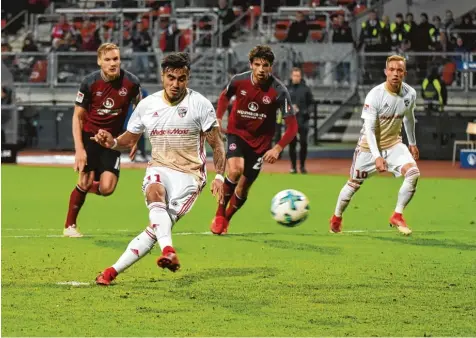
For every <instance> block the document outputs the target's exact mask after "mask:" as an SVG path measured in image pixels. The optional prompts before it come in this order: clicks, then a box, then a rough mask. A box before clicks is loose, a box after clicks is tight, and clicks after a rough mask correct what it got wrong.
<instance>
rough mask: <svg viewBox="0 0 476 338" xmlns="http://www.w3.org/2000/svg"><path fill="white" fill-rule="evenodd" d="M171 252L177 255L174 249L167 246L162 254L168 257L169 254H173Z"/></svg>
mask: <svg viewBox="0 0 476 338" xmlns="http://www.w3.org/2000/svg"><path fill="white" fill-rule="evenodd" d="M171 252H173V253H175V249H174V248H172V247H171V246H166V247H165V248H164V250H162V254H163V255H167V254H169V253H171Z"/></svg>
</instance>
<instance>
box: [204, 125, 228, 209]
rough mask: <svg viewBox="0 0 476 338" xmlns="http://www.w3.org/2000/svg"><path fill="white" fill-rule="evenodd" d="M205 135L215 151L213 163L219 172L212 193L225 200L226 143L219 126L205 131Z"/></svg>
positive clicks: (213, 183) (220, 200)
mask: <svg viewBox="0 0 476 338" xmlns="http://www.w3.org/2000/svg"><path fill="white" fill-rule="evenodd" d="M205 136H206V139H207V142H208V144H209V145H210V147H211V148H212V151H213V164H214V166H215V171H216V173H217V175H216V176H215V179H214V180H213V182H212V187H211V190H212V194H213V195H214V196H215V197H217V199H218V201H219V202H223V182H224V181H225V179H224V177H223V175H224V174H225V166H226V156H225V145H224V144H223V138H222V134H221V132H220V129H219V127H218V126H216V127H212V128H211V129H210V130H209V131H207V132H206V133H205Z"/></svg>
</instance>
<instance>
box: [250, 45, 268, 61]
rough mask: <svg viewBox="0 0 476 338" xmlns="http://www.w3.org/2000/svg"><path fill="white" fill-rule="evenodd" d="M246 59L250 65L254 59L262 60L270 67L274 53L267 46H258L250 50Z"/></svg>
mask: <svg viewBox="0 0 476 338" xmlns="http://www.w3.org/2000/svg"><path fill="white" fill-rule="evenodd" d="M248 59H249V60H250V63H253V61H254V59H263V60H266V61H268V62H269V63H270V64H271V65H272V64H273V62H274V53H273V51H272V50H271V47H269V46H267V45H258V46H256V47H254V48H253V49H252V50H250V53H249V54H248Z"/></svg>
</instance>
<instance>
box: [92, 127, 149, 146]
mask: <svg viewBox="0 0 476 338" xmlns="http://www.w3.org/2000/svg"><path fill="white" fill-rule="evenodd" d="M141 135H142V133H141V134H134V133H131V132H130V131H125V132H124V133H122V134H121V135H119V136H118V137H117V138H114V137H113V136H112V134H111V133H110V132H108V131H106V130H104V129H99V131H98V132H97V134H96V135H94V136H93V137H91V140H93V141H95V142H97V143H99V144H100V145H102V146H103V147H105V148H110V149H117V150H123V149H130V148H132V147H133V146H134V145H135V144H136V143H137V141H138V140H139V138H140V137H141Z"/></svg>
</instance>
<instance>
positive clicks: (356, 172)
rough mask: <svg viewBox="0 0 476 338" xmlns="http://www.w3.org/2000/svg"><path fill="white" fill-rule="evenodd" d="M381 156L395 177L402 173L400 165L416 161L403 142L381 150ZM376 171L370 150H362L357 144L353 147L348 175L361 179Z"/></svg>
mask: <svg viewBox="0 0 476 338" xmlns="http://www.w3.org/2000/svg"><path fill="white" fill-rule="evenodd" d="M381 154H382V157H383V158H384V159H385V161H387V166H388V171H389V172H391V173H392V174H393V175H394V176H395V177H399V176H401V175H402V173H401V170H402V167H403V166H404V165H405V164H407V163H416V162H415V160H414V159H413V156H412V154H411V153H410V150H408V147H407V146H406V145H405V144H403V143H398V144H396V145H394V146H393V147H391V148H389V149H385V150H382V152H381ZM376 171H377V168H376V167H375V159H374V157H373V156H372V153H371V152H368V151H362V150H361V149H360V147H359V146H357V148H356V149H355V153H354V159H353V161H352V167H351V168H350V177H351V178H352V179H353V180H356V181H362V180H364V179H366V178H367V177H369V176H370V175H372V174H374V173H375V172H376Z"/></svg>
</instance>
